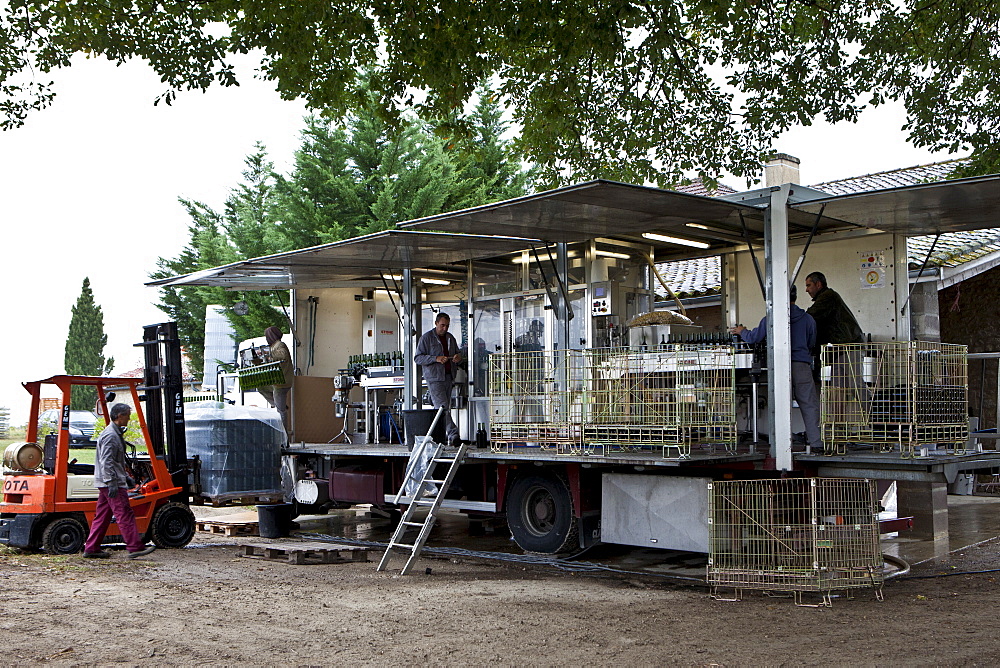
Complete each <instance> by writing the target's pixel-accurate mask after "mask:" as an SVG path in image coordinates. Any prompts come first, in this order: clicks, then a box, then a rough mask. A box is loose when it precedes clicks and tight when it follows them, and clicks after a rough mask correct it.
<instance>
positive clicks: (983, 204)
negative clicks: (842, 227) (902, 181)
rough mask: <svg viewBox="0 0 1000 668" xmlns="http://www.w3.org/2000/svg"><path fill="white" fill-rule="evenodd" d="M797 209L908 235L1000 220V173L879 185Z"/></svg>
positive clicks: (992, 224) (962, 229)
mask: <svg viewBox="0 0 1000 668" xmlns="http://www.w3.org/2000/svg"><path fill="white" fill-rule="evenodd" d="M792 208H793V209H797V210H799V211H802V212H806V213H818V212H819V210H820V208H823V216H824V217H829V218H835V219H838V220H842V221H849V222H850V223H853V224H855V225H858V226H860V227H866V228H870V229H876V230H879V231H882V232H895V233H897V234H902V235H904V236H920V235H924V234H937V233H944V232H967V231H970V230H981V229H987V228H991V227H998V226H1000V175H997V174H994V175H991V176H977V177H972V178H968V179H955V180H952V181H939V182H937V183H927V184H919V185H914V186H903V187H900V188H891V189H887V190H875V191H871V192H866V193H859V194H856V195H840V196H837V197H828V198H823V199H815V200H811V201H809V202H805V203H801V204H794V205H792Z"/></svg>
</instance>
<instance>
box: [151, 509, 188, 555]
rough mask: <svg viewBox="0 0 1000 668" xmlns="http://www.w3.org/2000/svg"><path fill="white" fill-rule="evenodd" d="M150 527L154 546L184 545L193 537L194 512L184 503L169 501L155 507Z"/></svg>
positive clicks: (174, 546) (172, 546)
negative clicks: (157, 507)
mask: <svg viewBox="0 0 1000 668" xmlns="http://www.w3.org/2000/svg"><path fill="white" fill-rule="evenodd" d="M150 527H151V529H150V532H149V533H150V534H151V537H152V539H153V545H156V547H163V548H176V547H184V546H185V545H187V544H188V543H190V542H191V539H192V538H193V537H194V513H192V512H191V509H190V508H188V507H187V506H186V505H185V504H183V503H178V502H177V501H171V502H170V503H168V504H166V505H163V506H161V507H160V508H159V509H157V511H156V513H155V514H154V515H153V521H152V522H151V523H150Z"/></svg>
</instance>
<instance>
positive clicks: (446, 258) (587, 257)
mask: <svg viewBox="0 0 1000 668" xmlns="http://www.w3.org/2000/svg"><path fill="white" fill-rule="evenodd" d="M998 204H1000V179H998V178H997V177H988V178H979V179H966V180H960V181H950V182H942V183H936V184H928V185H921V186H917V187H907V188H899V189H895V190H890V191H877V192H872V193H866V194H862V195H851V196H831V195H828V194H826V193H822V192H818V191H815V190H810V189H809V188H803V187H801V186H797V185H789V184H785V185H782V186H778V187H773V188H766V189H762V190H758V191H750V192H746V193H739V194H737V195H732V196H727V197H724V198H711V197H703V196H697V195H690V194H683V193H679V192H674V191H669V190H660V189H655V188H647V187H639V186H632V185H624V184H620V183H612V182H607V181H592V182H588V183H582V184H578V185H574V186H568V187H564V188H559V189H556V190H551V191H547V192H543V193H539V194H536V195H531V196H527V197H522V198H519V199H515V200H510V201H506V202H500V203H496V204H491V205H486V206H481V207H477V208H473V209H468V210H464V211H457V212H453V213H446V214H442V215H438V216H433V217H430V218H425V219H421V220H416V221H412V222H408V223H405V224H401V225H400V226H398V228H397V229H393V230H389V231H385V232H380V233H376V234H371V235H367V236H363V237H358V238H355V239H349V240H346V241H341V242H336V243H332V244H327V245H324V246H317V247H313V248H308V249H304V250H301V251H292V252H288V253H282V254H278V255H273V256H269V257H263V258H256V259H253V260H248V261H245V262H239V263H235V264H231V265H227V266H224V267H219V268H217V269H214V270H210V271H203V272H198V273H197V274H192V275H189V276H181V277H174V278H171V279H165V280H161V281H156V282H154V283H151V285H158V286H162V285H173V286H181V285H223V286H225V287H227V288H230V289H235V290H257V289H260V290H264V289H266V290H274V289H289V290H291V291H292V295H293V299H292V304H293V310H294V312H293V319H294V322H295V326H296V331H295V339H296V346H294V355H295V360H296V367H297V369H298V372H299V374H301V375H299V376H297V377H296V384H295V387H294V389H293V399H292V401H293V431H294V434H295V442H294V443H291V444H289V445H288V447H287V449H286V450H285V452H284V462H285V469H286V477H287V478H288V480H287V483H288V486H287V489H289V490H291V489H292V488H294V490H295V495H296V498H297V501H298V503H299V504H300V505H301V506H303V509H304V510H313V509H318V508H321V507H324V506H330V505H332V504H373V505H374V506H376V507H378V508H381V509H383V510H388V511H390V512H392V511H394V510H396V507H395V506H393V505H392V503H391V502H392V500H393V499H394V495H395V493H396V492H397V490H398V489H399V486H400V483H401V478H402V475H403V472H404V470H405V467H406V465H407V461H408V453H409V448H408V446H407V440H408V439H412V436H413V434H414V433H416V434H422V433H424V432H426V430H427V427H428V424H427V422H428V421H427V419H426V415H425V414H424V413H421V409H427V408H429V406H428V403H427V397H426V392H425V388H424V386H423V384H422V381H421V376H420V372H419V368H418V367H417V365H416V364H415V363H414V361H413V360H414V349H415V346H416V341H417V338H418V337H419V336H420V334H422V333H423V332H425V331H427V330H429V329H430V328H431V327H432V326H433V322H434V317H435V315H436V314H437V313H440V312H445V313H448V314H449V315H450V316H451V328H450V332H451V333H452V334H453V335H455V337H456V339H457V340H458V342H459V345H460V346H461V348H462V355H463V363H462V364H461V365H458V366H461V367H462V369H461V371H462V373H459V374H458V376H457V382H456V388H455V391H454V394H453V396H452V409H451V412H452V415H453V418H454V420H455V422H456V423H457V424H458V426H459V428H460V430H461V436H462V438H463V439H465V440H468V441H472V442H474V444H475V445H476V446H477V447H473V448H471V449H470V450H469V453H468V455H467V456H466V458H465V461H464V463H463V464H462V466H461V468H460V469H459V471H458V473H457V477H456V479H455V482H454V484H452V485H451V488H450V490H449V493H448V495H447V498H446V501H445V502H444V505H445V507H448V508H452V509H458V510H461V511H463V512H465V513H468V514H469V516H470V517H471V518H474V519H485V518H492V517H497V518H505V519H506V521H507V524H508V525H509V527H510V530H511V532H512V534H513V537H514V539H515V540H516V541H517V543H518V545H520V546H521V547H522V548H523V549H525V550H529V551H533V552H542V553H565V552H574V551H578V550H580V549H582V548H586V547H588V546H590V545H593V544H595V543H597V542H599V541H603V542H610V543H619V544H626V545H637V546H646V547H650V546H651V547H660V548H668V549H680V550H692V551H702V552H704V551H707V550H708V535H709V534H708V526H707V517H708V509H707V506H708V503H709V496H708V494H707V493H706V486H707V484H708V483H709V482H711V481H714V480H730V479H732V480H740V479H758V478H768V477H771V478H777V477H781V476H786V477H797V476H798V477H802V476H830V475H835V476H840V477H845V476H847V477H849V476H855V477H859V478H869V479H871V478H882V479H885V480H896V479H903V480H907V481H909V482H910V483H912V484H916V485H924V486H925V489H926V493H925V494H923V495H921V494H916V495H911V496H910V497H909V498H916V499H918V501H917V502H919V503H926V504H931V503H932V501H931V499H932V496H933V495H932V494H931V490H932V488H933V486H934V485H937V484H939V483H942V482H945V481H946V479H947V478H949V477H952V478H953V477H954V475H955V474H956V472H963V471H964V472H971V471H977V470H984V469H988V468H990V467H995V466H997V465H998V461H997V458H996V453H995V452H976V453H965V454H963V451H962V450H961V447H960V445H959V443H960V441H961V442H964V440H965V438H966V437H967V434H968V425H967V424H955V425H950V426H949V428H948V429H941V430H929V431H928V430H922V429H904V427H903V426H901V425H899V424H896V425H894V426H892V428H890V429H889V431H888V432H885V433H890V435H891V438H888V439H886V438H883V439H882V441H878V447H872V439H873V438H874V437H873V436H872V434H874V433H875V432H874V431H873V430H872V429H871V425H866V424H863V423H858V424H854V423H851V424H850V425H849V427H850V428H847V427H845V428H844V429H843V430H842V431H837V429H839V428H840V427H843V425H840V426H838V425H827V424H826V423H824V425H823V427H824V429H826V432H825V433H826V434H827V436H829V438H830V439H831V440H830V443H829V445H831V446H836V447H835V448H834V450H836V451H837V452H838V453H839V454H836V455H835V456H825V455H824V454H823V453H815V452H798V451H796V450H798V449H800V448H795V447H793V438H792V437H793V434H794V432H796V431H800V430H801V427H799V426H797V425H798V424H799V422H800V418H799V416H798V411H797V410H795V409H789V408H788V407H789V406H791V405H792V401H791V396H790V388H789V384H788V383H787V382H779V383H774V382H768V378H772V379H773V378H780V379H786V378H789V377H790V361H789V352H788V351H789V323H788V318H787V316H786V315H785V314H787V313H788V290H787V286H788V285H789V284H790V283H791V282H792V281H795V282H797V283H798V284H799V287H800V290H799V294H800V295H803V299H802V300H800V302H802V305H803V306H806V307H807V306H808V303H805V302H806V300H805V299H804V297H805V294H804V291H803V290H802V289H801V286H802V282H803V279H804V277H805V274H806V273H808V272H812V271H817V270H818V271H822V272H824V273H825V274H826V276H827V278H828V280H829V282H830V285H831V287H835V288H836V290H837V291H838V292H839V293H840V294H841V295H842V296H843V297H844V299H845V301H846V302H847V303H848V304H849V305H850V306H851V307H852V309H853V310H854V311H855V312H856V314H857V317H858V320H859V322H860V324H861V326H862V328H863V329H864V331H865V332H866V333H867V334H868V335H869V336H870V340H871V341H872V344H873V346H874V345H876V344H880V343H884V344H892V343H905V342H908V341H909V339H910V333H909V315H908V314H907V313H906V311H905V304H906V300H907V295H908V274H907V262H906V249H905V239H906V237H907V236H909V235H917V234H928V233H934V232H945V231H953V230H970V229H977V228H982V227H987V226H989V225H991V224H995V223H994V222H993V221H992V220H990V219H989V217H988V216H985V215H983V214H984V212H985V211H989V210H993V211H995V210H997V209H996V206H997V205H998ZM748 249H749V251H748ZM807 250H808V254H806V251H807ZM708 256H720V257H721V267H722V269H721V271H722V276H721V280H722V285H723V294H722V299H721V304H720V305H719V306H716V307H711V308H708V309H702V311H703V313H702V314H701V315H700V316H699V317H698V322H697V323H696V324H689V322H687V321H685V320H684V319H683V318H676V317H674V316H671V315H663V314H657V313H654V311H655V308H654V301H655V299H656V298H655V293H654V289H656V288H657V284H658V283H659V282H660V278H659V276H658V273H657V272H656V270H655V269H654V267H655V266H656V265H657V264H659V263H664V262H670V261H675V260H690V259H692V258H700V257H708ZM790 258H792V262H790V261H789V260H790ZM796 258H798V262H796V261H795V259H796ZM802 258H804V262H803V260H802ZM793 266H794V271H793V270H792V269H791V267H793ZM800 266H804V267H805V268H806V271H805V272H804V273H802V274H799V275H798V276H797V277H793V273H795V272H797V271H799V268H800ZM862 269H863V270H864V272H862V271H861V270H862ZM859 276H860V278H861V279H864V280H859ZM872 276H874V280H870V278H869V277H872ZM765 314H768V315H769V316H771V317H770V331H769V332H768V339H767V340H768V344H767V346H766V348H765V349H763V350H757V351H754V350H750V349H745V348H744V347H742V346H739V345H734V343H733V342H732V340H731V338H730V337H729V336H728V334H727V331H728V327H730V326H733V325H735V324H737V323H739V322H745V323H747V324H751V323H752V324H756V323H757V321H758V320H759V319H760V318H761V317H762V316H763V315H765ZM861 354H867V353H865V352H864V351H861ZM962 363H964V359H963V360H962ZM963 368H964V367H963ZM960 380H962V381H963V382H964V379H960ZM824 382H826V381H824ZM870 382H872V381H871V380H870V379H869V378H868V377H865V379H864V380H863V383H864V384H869V383H870ZM860 384H861V382H859V385H860ZM871 389H872V388H867V389H866V392H869V391H871ZM959 389H960V390H962V391H961V392H960V393H959V395H957V396H960V398H961V400H964V396H965V395H964V388H959ZM826 390H827V388H826V386H825V385H824V401H832V400H833V399H831V397H834V395H835V393H832V392H831V393H827V392H826ZM761 406H763V407H764V408H763V409H760V410H758V409H759V407H761ZM783 407H784V408H783ZM959 412H961V411H959ZM862 413H863V411H862ZM827 414H832V413H831V412H830V411H828V412H827ZM869 417H870V416H869ZM911 417H912V416H911ZM918 417H919V416H918ZM859 419H860V420H861V421H862V422H863V419H864V416H862V417H861V418H859ZM914 419H915V418H914ZM911 421H912V420H911ZM404 423H405V424H404ZM917 426H921V425H917ZM855 427H857V429H855ZM407 432H409V433H407ZM865 435H867V436H865ZM840 436H844V438H847V437H848V436H850V437H851V438H853V439H855V440H857V441H862V440H863V439H864V438H868V441H869V442H868V443H866V444H865V443H863V445H865V446H866V447H862V448H855V447H853V446H849V445H848V444H846V443H841V442H839V441H838V440H837V439H838V438H840ZM883 436H884V434H883ZM887 449H892V450H893V452H884V450H887ZM832 451H833V450H831V452H832ZM926 451H931V454H930V455H929V456H909V455H913V454H915V453H917V452H919V453H920V454H924V453H925V452H926ZM902 455H907V456H902ZM920 499H923V501H919V500H920ZM403 502H404V503H405V502H406V499H405V498H404V499H403ZM916 510H919V509H916V508H905V507H904V508H900V513H901V514H913V513H914V511H916ZM918 528H919V527H918Z"/></svg>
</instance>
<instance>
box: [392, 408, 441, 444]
mask: <svg viewBox="0 0 1000 668" xmlns="http://www.w3.org/2000/svg"><path fill="white" fill-rule="evenodd" d="M437 412H438V409H436V408H421V409H419V410H411V411H403V428H404V429H405V430H406V447H408V448H409V449H410V450H412V449H413V445H414V442H415V439H416V438H417V437H423V436H424V435H425V434H427V430H428V429H430V428H431V422H433V421H434V416H435V415H437ZM431 438H433V439H434V442H435V443H447V442H448V440H447V439H448V430H447V428H446V427H445V419H444V415H442V416H441V419H440V420H438V423H437V424H436V425H434V433H433V434H431Z"/></svg>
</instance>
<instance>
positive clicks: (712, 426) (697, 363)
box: [665, 345, 737, 455]
mask: <svg viewBox="0 0 1000 668" xmlns="http://www.w3.org/2000/svg"><path fill="white" fill-rule="evenodd" d="M677 405H678V418H679V423H680V426H681V431H682V438H683V442H684V444H685V446H686V448H687V451H688V453H690V449H691V448H692V447H693V446H696V445H708V446H711V447H713V448H714V447H716V446H720V445H721V446H723V447H725V449H726V451H727V452H730V453H735V452H736V443H737V430H736V351H735V349H734V348H733V347H732V346H728V345H715V346H710V347H704V346H691V345H683V346H678V347H677ZM665 455H666V453H665Z"/></svg>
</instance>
